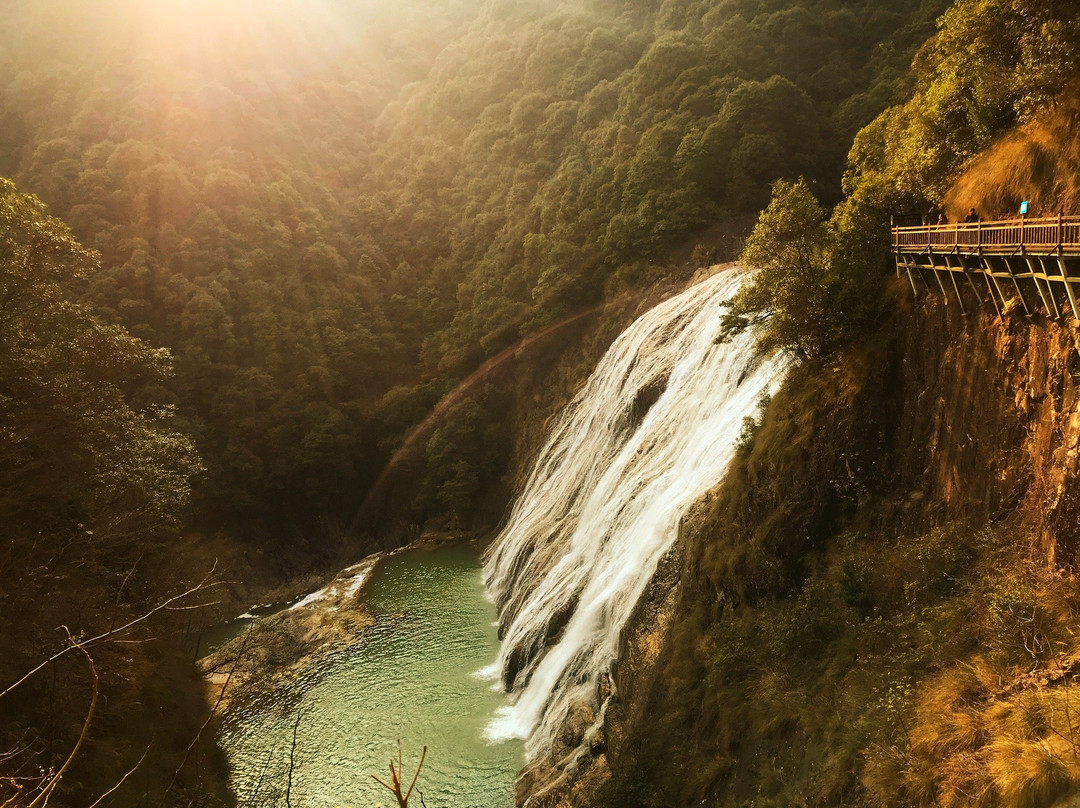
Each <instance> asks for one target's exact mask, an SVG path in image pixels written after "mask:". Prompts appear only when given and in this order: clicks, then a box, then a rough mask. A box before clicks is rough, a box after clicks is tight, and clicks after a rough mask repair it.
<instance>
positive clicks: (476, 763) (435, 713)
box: [223, 548, 522, 808]
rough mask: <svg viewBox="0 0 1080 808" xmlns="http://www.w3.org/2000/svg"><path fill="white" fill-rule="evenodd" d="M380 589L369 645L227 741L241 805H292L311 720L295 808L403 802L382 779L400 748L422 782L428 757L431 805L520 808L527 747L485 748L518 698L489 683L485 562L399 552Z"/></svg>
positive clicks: (466, 554)
mask: <svg viewBox="0 0 1080 808" xmlns="http://www.w3.org/2000/svg"><path fill="white" fill-rule="evenodd" d="M368 592H369V594H368V603H369V608H371V609H372V611H373V612H374V614H375V617H376V622H375V624H374V625H373V626H372V627H371V628H370V629H368V631H367V633H366V634H365V635H364V639H363V641H362V642H361V644H360V646H359V647H357V648H354V649H351V650H349V651H347V652H343V653H341V654H339V655H337V656H336V657H335V658H333V659H332V660H330V661H329V662H326V663H324V664H323V665H322V666H321V668H320V669H318V670H313V671H310V672H308V673H307V674H306V675H305V676H304V677H302V678H301V680H300V681H298V682H296V683H295V684H294V685H292V686H291V687H289V688H288V689H284V690H280V691H278V692H275V693H273V694H272V695H271V696H270V697H268V698H267V699H266V701H265V703H263V704H259V705H256V706H255V707H253V708H251V709H249V710H247V711H245V712H244V713H243V714H239V713H237V714H234V715H232V716H230V718H229V720H228V721H227V722H226V726H225V727H224V730H223V745H224V746H225V748H226V750H227V754H228V756H229V761H230V764H231V766H232V769H233V785H234V788H235V790H236V794H237V798H238V800H239V802H240V804H241V805H243V804H246V803H247V802H248V800H249V798H250V797H251V794H252V793H253V792H254V790H255V789H256V788H258V795H257V797H256V799H255V800H254V801H253V804H254V805H258V806H262V807H263V808H268V807H269V806H273V805H275V804H278V805H284V804H285V801H284V791H285V787H286V781H287V779H288V774H287V772H288V765H289V748H290V744H291V738H292V732H293V723H294V721H295V716H296V714H297V710H299V711H300V715H301V718H300V723H299V725H298V727H297V731H296V736H297V742H296V751H295V763H294V766H293V784H292V794H291V802H292V805H293V806H294V808H301V807H302V806H311V808H314V807H315V806H319V808H333V807H334V806H339V805H341V806H346V805H347V806H353V807H354V808H362V807H364V808H368V807H369V806H374V805H375V804H376V803H382V804H384V805H385V804H387V803H388V802H391V801H392V797H391V796H390V794H389V793H388V792H386V791H385V790H383V789H382V787H381V786H379V785H378V784H376V783H375V782H374V781H373V780H372V779H371V774H373V773H377V774H379V775H380V776H381V777H383V779H387V777H386V775H387V774H388V773H387V763H388V762H389V760H390V757H391V755H393V756H394V757H396V755H397V740H398V739H399V738H400V739H401V742H402V746H403V749H404V752H405V757H406V760H405V771H406V774H407V777H409V778H411V776H412V772H413V771H414V770H415V765H416V760H417V758H418V757H419V754H420V750H421V747H423V746H424V745H425V744H426V745H427V747H428V757H427V761H426V762H425V764H424V769H423V771H422V772H421V775H420V783H419V786H418V788H420V789H422V790H423V792H424V800H425V802H426V803H427V806H428V808H500V807H501V806H506V808H509V806H512V805H513V796H512V795H513V781H514V777H515V775H516V773H517V770H518V769H519V768H520V766H521V762H522V747H521V744H520V742H505V743H500V744H494V745H493V744H489V743H488V742H486V741H485V740H484V738H483V730H484V726H485V724H487V722H488V721H489V720H490V719H491V718H492V716H493V715H494V713H495V711H496V710H497V709H498V708H499V707H501V706H503V705H505V703H506V700H505V697H504V695H503V694H502V693H501V692H500V691H499V690H498V689H497V688H496V687H494V686H493V683H492V681H491V679H490V678H485V677H484V676H483V675H481V671H482V669H484V668H485V667H488V666H490V665H491V663H492V661H493V660H494V659H495V658H496V655H497V653H498V648H499V643H498V638H497V636H496V630H495V627H494V621H495V608H494V606H493V605H492V604H491V603H490V601H488V600H487V599H486V598H485V596H484V590H483V585H482V583H481V580H480V561H479V559H478V557H477V556H476V554H475V553H474V552H472V551H471V550H468V549H466V548H444V549H440V550H435V551H411V552H408V553H404V554H401V555H398V556H394V557H392V558H390V559H387V560H386V561H385V562H383V564H381V565H380V567H379V569H378V571H377V572H376V573H375V578H374V580H373V581H372V583H371V585H370V588H369V590H368ZM268 757H269V760H270V763H269V765H267V759H268ZM264 767H265V775H263V776H262V783H261V785H260V784H259V780H260V775H261V773H262V772H263V771H264ZM416 803H417V804H419V801H418V800H416Z"/></svg>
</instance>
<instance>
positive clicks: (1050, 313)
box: [1024, 255, 1054, 317]
mask: <svg viewBox="0 0 1080 808" xmlns="http://www.w3.org/2000/svg"><path fill="white" fill-rule="evenodd" d="M1024 260H1025V261H1027V270H1028V272H1030V273H1031V281H1032V282H1034V283H1035V287H1036V288H1037V289H1039V297H1041V298H1042V307H1043V308H1044V309H1045V310H1047V317H1053V315H1054V312H1053V311H1052V310H1051V308H1050V301H1049V300H1048V299H1047V294H1045V293H1044V292H1043V291H1042V284H1041V283H1040V282H1039V279H1038V278H1037V277H1036V274H1035V261H1032V260H1031V259H1030V258H1029V257H1027V255H1025V256H1024Z"/></svg>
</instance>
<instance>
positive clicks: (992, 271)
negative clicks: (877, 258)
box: [892, 216, 1080, 319]
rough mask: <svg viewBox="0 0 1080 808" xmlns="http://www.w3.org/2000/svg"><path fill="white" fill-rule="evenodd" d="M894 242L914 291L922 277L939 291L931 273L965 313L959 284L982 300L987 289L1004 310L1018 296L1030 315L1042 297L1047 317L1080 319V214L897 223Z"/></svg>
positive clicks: (898, 265) (898, 268) (899, 264)
mask: <svg viewBox="0 0 1080 808" xmlns="http://www.w3.org/2000/svg"><path fill="white" fill-rule="evenodd" d="M892 244H893V254H894V255H895V257H896V271H897V274H900V272H901V270H903V271H904V272H906V273H907V276H908V279H909V280H910V281H911V288H912V290H913V291H914V292H915V294H916V295H918V294H919V286H918V284H917V283H916V278H920V279H921V280H922V285H924V286H925V287H926V288H927V289H928V290H930V291H933V289H934V287H933V286H931V284H930V281H929V280H928V277H929V276H931V275H932V276H933V278H934V280H935V281H936V285H937V287H938V289H939V290H940V291H941V293H942V294H944V295H945V299H946V302H948V300H949V296H950V291H951V293H952V295H953V296H954V297H955V299H956V301H957V302H958V303H959V305H960V308H961V310H962V311H963V312H964V313H965V314H966V313H967V311H968V302H970V301H968V302H965V296H966V295H965V293H962V292H961V289H964V290H965V291H967V290H970V292H972V293H973V294H974V296H975V299H976V301H977V302H978V303H982V302H983V301H984V300H985V299H986V297H987V296H988V297H989V299H990V301H991V302H992V303H993V304H994V308H995V309H996V310H997V311H998V313H1000V312H1001V311H1002V309H1003V308H1004V306H1005V305H1006V304H1007V303H1008V301H1009V300H1010V299H1014V298H1017V299H1019V301H1020V305H1022V306H1023V307H1024V311H1025V312H1026V313H1028V314H1032V313H1033V312H1034V311H1035V310H1036V308H1037V307H1038V303H1039V302H1041V304H1042V309H1043V311H1044V312H1045V313H1046V315H1047V316H1048V317H1054V318H1060V317H1064V316H1067V315H1068V313H1070V312H1071V314H1072V316H1073V317H1075V318H1076V319H1080V305H1078V302H1077V301H1078V297H1080V216H1057V217H1054V218H1045V219H1029V218H1026V217H1025V218H1021V219H1006V220H999V221H988V222H976V223H973V224H967V223H960V224H943V225H921V226H918V227H894V228H893V229H892ZM979 276H981V280H980V282H979V283H978V284H976V282H975V278H976V277H979ZM1025 288H1026V289H1027V294H1025ZM1014 293H1015V294H1014ZM1036 293H1037V294H1036Z"/></svg>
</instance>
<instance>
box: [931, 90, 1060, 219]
mask: <svg viewBox="0 0 1080 808" xmlns="http://www.w3.org/2000/svg"><path fill="white" fill-rule="evenodd" d="M1078 124H1080V99H1078V100H1076V101H1073V102H1070V103H1068V104H1062V105H1060V106H1059V107H1058V108H1057V109H1055V110H1053V111H1051V112H1048V113H1045V114H1044V115H1042V116H1040V117H1039V118H1037V119H1035V120H1032V121H1030V122H1028V123H1026V124H1024V125H1022V126H1020V127H1018V128H1016V129H1013V130H1012V131H1010V132H1009V133H1007V134H1006V135H1004V136H1003V137H1001V138H1000V139H999V140H998V141H997V142H996V143H994V144H993V145H992V146H991V147H990V148H988V149H986V150H985V151H983V152H981V153H980V154H979V155H978V156H977V157H975V158H974V159H973V160H972V161H971V162H970V163H969V164H968V165H967V166H966V168H965V170H964V171H963V173H962V174H961V175H960V177H959V178H958V179H957V180H956V182H955V183H954V184H953V186H952V188H951V189H950V190H949V192H948V193H947V194H946V197H945V210H946V212H947V213H948V215H949V217H950V218H952V219H953V220H958V219H959V220H962V219H963V217H964V216H965V215H966V213H967V210H968V208H971V207H974V208H976V209H977V210H978V211H979V213H980V214H981V215H982V216H984V217H986V218H997V217H1003V216H1009V215H1016V214H1017V213H1018V212H1019V210H1020V203H1021V202H1022V201H1024V200H1028V201H1029V202H1030V203H1031V208H1030V213H1031V215H1032V216H1052V215H1055V214H1057V213H1059V212H1060V213H1065V214H1075V213H1077V212H1080V138H1078V137H1077V135H1076V132H1077V126H1078Z"/></svg>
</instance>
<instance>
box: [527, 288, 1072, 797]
mask: <svg viewBox="0 0 1080 808" xmlns="http://www.w3.org/2000/svg"><path fill="white" fill-rule="evenodd" d="M893 293H894V295H895V296H896V309H895V315H894V317H893V321H892V322H891V323H889V324H887V325H886V327H885V328H883V329H882V332H881V334H880V335H879V338H878V340H877V342H876V343H875V344H873V345H871V346H868V347H866V348H865V349H863V350H862V351H861V352H860V353H858V354H856V355H848V356H847V357H845V358H844V359H842V360H840V361H839V362H837V363H835V364H833V365H830V366H827V367H814V368H812V367H802V368H799V369H796V370H795V371H794V372H793V373H792V375H791V377H790V379H789V381H788V383H787V384H786V386H785V389H784V390H783V391H782V392H781V393H780V394H779V395H778V396H777V397H776V398H775V399H774V400H773V402H772V404H771V406H770V407H769V409H768V411H767V413H766V414H765V415H764V417H763V419H762V422H761V423H760V424H759V425H758V428H757V430H756V433H755V436H754V440H753V442H752V444H751V445H750V446H749V447H748V448H747V449H746V450H745V451H744V452H742V454H741V455H740V457H739V458H738V459H737V460H736V461H735V463H734V464H733V467H732V469H731V470H730V472H729V474H728V476H727V478H726V479H725V480H724V481H723V482H722V483H721V484H720V485H718V486H717V488H716V489H714V490H713V491H712V492H711V493H710V494H709V495H708V496H707V497H705V498H704V499H703V500H702V501H701V502H700V503H699V504H698V506H697V507H696V508H695V510H694V511H693V512H692V513H691V514H690V515H689V516H688V517H687V519H686V520H684V523H683V526H682V531H681V537H680V542H679V544H678V546H677V547H676V548H675V550H674V551H673V552H672V553H671V555H670V557H669V558H668V560H667V561H666V563H665V564H664V565H663V568H662V570H661V573H660V574H659V575H658V576H657V579H656V581H655V582H654V584H653V587H652V590H651V591H650V593H649V594H648V596H647V597H646V598H645V599H644V600H643V602H642V604H641V605H640V606H639V610H638V617H637V619H636V621H635V623H634V625H633V626H632V627H631V628H630V630H628V631H627V632H626V635H625V637H624V643H623V652H622V654H621V658H620V660H619V664H618V667H617V669H616V673H615V676H614V686H615V690H616V692H617V694H618V695H617V696H616V698H615V699H614V700H613V701H612V703H611V704H610V705H609V709H608V712H607V723H606V732H605V737H604V739H603V742H595V743H594V744H593V749H592V750H591V755H590V756H589V757H588V759H587V760H585V761H584V762H583V763H582V765H580V766H579V768H578V769H577V771H576V772H575V773H574V774H572V775H571V776H570V777H568V778H565V779H564V780H562V781H560V782H559V783H558V784H557V785H556V786H555V787H554V788H541V787H540V786H539V785H538V784H539V783H541V782H546V783H550V782H551V780H552V770H550V769H546V768H545V765H544V764H540V765H538V766H537V767H535V768H534V770H533V771H532V772H531V773H530V774H529V775H527V777H526V778H525V779H524V780H523V782H522V791H523V794H522V796H523V797H524V796H525V792H527V793H531V794H533V798H532V801H531V802H530V803H529V804H531V805H560V806H562V805H611V806H615V805H620V806H633V805H650V806H651V805H656V806H659V805H698V804H709V805H712V804H716V805H726V804H732V805H734V804H741V803H744V802H745V801H747V800H754V801H755V802H756V803H758V804H792V803H793V802H798V803H800V804H808V805H840V804H844V805H850V804H855V805H860V804H866V805H870V804H874V805H889V804H897V805H901V804H913V803H919V804H924V803H925V804H935V803H940V804H949V805H968V804H972V805H974V804H986V803H985V800H986V799H990V800H991V801H992V802H993V803H995V804H1003V805H1012V804H1015V805H1043V804H1045V805H1050V804H1052V803H1053V802H1054V801H1055V800H1056V799H1058V798H1059V797H1061V796H1062V795H1065V794H1067V793H1070V792H1071V791H1073V790H1075V788H1076V784H1077V783H1078V782H1080V769H1078V767H1077V763H1076V761H1077V752H1078V749H1080V734H1078V733H1077V732H1076V731H1074V730H1073V727H1074V726H1077V727H1080V720H1078V719H1080V713H1075V714H1074V712H1073V711H1074V710H1075V709H1076V708H1075V707H1073V706H1071V704H1072V702H1071V701H1070V698H1071V699H1080V693H1074V692H1073V691H1074V690H1075V689H1076V688H1075V683H1074V682H1073V676H1072V669H1073V664H1074V662H1075V659H1076V658H1077V651H1078V643H1077V642H1076V640H1075V639H1074V638H1073V636H1072V632H1071V630H1070V625H1071V626H1075V625H1076V620H1077V619H1078V617H1080V604H1078V603H1077V596H1076V590H1077V587H1076V585H1075V582H1074V580H1073V578H1072V573H1071V569H1072V565H1073V564H1074V563H1075V558H1076V555H1077V552H1078V549H1080V548H1078V542H1077V538H1078V535H1080V529H1078V515H1080V511H1078V491H1077V483H1076V465H1077V454H1078V442H1080V401H1078V397H1077V384H1076V380H1075V376H1074V374H1075V373H1076V372H1077V370H1080V353H1078V342H1077V340H1078V331H1077V327H1078V326H1080V323H1073V324H1070V325H1063V324H1057V323H1052V322H1046V321H1044V320H1041V319H1039V318H1035V319H1034V320H1032V319H1028V318H1024V317H1023V316H1020V315H1017V314H1016V313H1015V311H1014V312H1013V313H1012V314H1011V315H1006V316H1005V318H1000V317H997V316H995V315H994V313H993V312H992V311H989V312H988V311H986V310H984V311H983V312H982V313H980V314H977V315H970V316H968V317H964V316H963V315H961V313H960V311H959V309H958V307H957V306H956V305H955V304H953V305H946V304H945V303H944V301H943V300H942V299H941V298H940V297H939V296H933V297H929V298H924V299H921V300H918V301H913V300H912V299H911V295H910V290H907V291H906V292H905V291H904V290H902V289H901V287H900V286H899V285H897V286H896V287H895V289H894V290H893ZM987 308H988V307H987ZM1075 704H1076V705H1080V700H1077V701H1076V702H1075Z"/></svg>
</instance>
